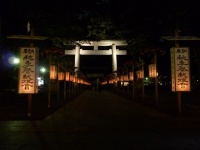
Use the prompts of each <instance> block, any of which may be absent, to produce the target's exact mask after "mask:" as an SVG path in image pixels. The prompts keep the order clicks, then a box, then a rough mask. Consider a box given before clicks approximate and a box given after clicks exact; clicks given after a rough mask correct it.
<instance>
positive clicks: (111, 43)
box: [65, 40, 128, 72]
mask: <svg viewBox="0 0 200 150" xmlns="http://www.w3.org/2000/svg"><path fill="white" fill-rule="evenodd" d="M127 45H128V44H127V42H126V41H124V40H103V41H89V42H82V41H77V42H76V46H75V49H73V50H65V55H75V66H74V67H75V72H76V71H79V68H80V55H112V71H113V72H114V71H116V70H117V55H127V51H126V50H118V49H117V48H116V47H117V46H127ZM81 46H93V47H94V50H83V49H81V48H80V47H81ZM98 46H111V49H109V50H98Z"/></svg>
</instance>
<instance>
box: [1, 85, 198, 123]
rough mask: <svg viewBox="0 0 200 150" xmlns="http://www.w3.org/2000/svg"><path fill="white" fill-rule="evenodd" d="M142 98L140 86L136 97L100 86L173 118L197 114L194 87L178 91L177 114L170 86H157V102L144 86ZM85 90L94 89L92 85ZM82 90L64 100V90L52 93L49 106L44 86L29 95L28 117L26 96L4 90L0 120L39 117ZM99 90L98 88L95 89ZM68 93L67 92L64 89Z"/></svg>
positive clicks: (151, 91)
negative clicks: (30, 99)
mask: <svg viewBox="0 0 200 150" xmlns="http://www.w3.org/2000/svg"><path fill="white" fill-rule="evenodd" d="M144 89H145V90H144V97H143V96H142V89H141V88H136V90H135V98H134V99H133V98H132V95H133V93H132V91H131V90H129V91H127V90H123V91H122V90H118V91H116V90H113V89H108V88H107V87H106V88H103V90H107V91H110V92H112V93H115V94H117V95H119V96H122V97H125V98H126V99H127V100H128V101H130V102H132V103H138V104H141V105H144V106H146V107H149V108H152V109H154V110H156V111H158V112H162V113H165V114H168V115H170V116H174V117H200V98H199V93H200V87H195V88H194V89H193V90H192V91H191V92H182V93H181V100H182V101H181V102H182V111H181V113H178V105H177V93H176V92H172V91H171V88H170V87H169V86H159V89H158V105H156V100H155V90H154V86H145V88H144ZM85 90H94V89H92V88H89V89H85ZM82 92H84V90H82V91H80V92H78V93H76V94H74V95H73V96H69V95H68V94H67V96H66V100H64V99H63V91H62V90H60V96H59V99H58V98H57V94H56V93H53V94H51V107H50V108H48V95H47V94H48V92H47V89H46V88H43V89H40V90H39V93H38V94H33V95H32V115H31V117H28V115H27V113H28V96H27V95H25V94H17V92H16V90H15V89H7V90H4V91H3V92H1V95H0V120H42V119H44V118H45V117H47V116H48V115H50V114H52V113H53V112H55V111H56V110H58V109H59V108H61V107H62V106H64V105H65V104H68V103H70V102H71V101H73V99H74V98H76V97H77V96H78V95H80V94H81V93H82ZM96 92H98V91H96ZM67 93H69V92H68V91H67Z"/></svg>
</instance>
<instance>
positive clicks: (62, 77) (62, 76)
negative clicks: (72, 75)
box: [58, 72, 65, 80]
mask: <svg viewBox="0 0 200 150" xmlns="http://www.w3.org/2000/svg"><path fill="white" fill-rule="evenodd" d="M64 76H65V74H64V72H59V73H58V80H64Z"/></svg>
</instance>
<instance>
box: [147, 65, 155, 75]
mask: <svg viewBox="0 0 200 150" xmlns="http://www.w3.org/2000/svg"><path fill="white" fill-rule="evenodd" d="M148 67H149V78H156V77H157V71H156V64H150V65H149V66H148Z"/></svg>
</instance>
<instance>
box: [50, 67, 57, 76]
mask: <svg viewBox="0 0 200 150" xmlns="http://www.w3.org/2000/svg"><path fill="white" fill-rule="evenodd" d="M50 79H52V80H55V79H57V67H56V66H55V65H51V66H50Z"/></svg>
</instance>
